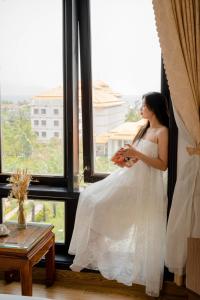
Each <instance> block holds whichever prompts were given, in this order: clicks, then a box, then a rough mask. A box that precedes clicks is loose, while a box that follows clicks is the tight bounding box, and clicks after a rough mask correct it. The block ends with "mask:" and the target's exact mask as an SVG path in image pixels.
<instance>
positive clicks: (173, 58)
mask: <svg viewBox="0 0 200 300" xmlns="http://www.w3.org/2000/svg"><path fill="white" fill-rule="evenodd" d="M153 7H154V13H155V20H156V26H157V30H158V36H159V40H160V46H161V50H162V55H163V61H164V66H165V71H166V74H167V80H168V84H169V89H170V94H171V98H172V103H173V108H174V113H175V119H176V123H177V126H178V130H179V138H178V162H177V182H176V185H175V190H174V196H173V201H172V207H171V211H170V215H169V220H168V227H167V244H166V259H165V263H166V266H167V267H168V268H169V270H170V271H171V272H173V273H175V274H178V275H182V274H184V273H185V265H186V259H187V238H188V237H191V236H193V237H199V238H200V116H199V114H200V1H199V0H153Z"/></svg>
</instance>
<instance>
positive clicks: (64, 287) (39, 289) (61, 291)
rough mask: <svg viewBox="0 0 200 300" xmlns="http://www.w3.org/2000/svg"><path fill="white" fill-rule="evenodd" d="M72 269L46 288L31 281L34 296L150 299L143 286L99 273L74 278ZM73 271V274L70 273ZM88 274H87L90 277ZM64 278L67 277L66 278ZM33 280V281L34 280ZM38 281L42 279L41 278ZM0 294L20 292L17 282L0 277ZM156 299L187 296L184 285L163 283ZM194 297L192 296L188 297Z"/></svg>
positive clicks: (81, 299)
mask: <svg viewBox="0 0 200 300" xmlns="http://www.w3.org/2000/svg"><path fill="white" fill-rule="evenodd" d="M72 273H74V272H70V273H67V274H68V275H67V276H68V277H67V278H66V276H65V275H64V276H63V273H60V274H58V278H57V280H56V282H55V283H54V285H53V286H52V287H48V288H46V287H45V284H44V283H34V284H33V296H37V297H44V298H50V299H58V300H61V299H62V300H114V299H115V300H118V299H120V300H129V299H132V300H133V299H135V300H147V299H148V300H152V299H153V298H152V297H149V296H147V295H146V294H145V293H144V288H143V287H141V286H137V285H135V286H134V287H125V286H124V285H120V284H115V283H113V284H112V281H108V280H106V281H105V279H103V278H101V277H100V276H99V277H97V276H96V275H93V277H91V275H87V274H80V273H79V277H78V276H76V277H73V276H74V275H73V274H72ZM71 274H72V275H71ZM89 276H90V277H89ZM66 279H67V280H66ZM34 281H35V280H34ZM40 282H41V281H40ZM0 293H2V294H18V295H20V294H21V286H20V283H19V282H12V283H9V284H7V283H5V281H4V280H3V279H1V280H0ZM159 299H162V300H187V299H188V295H187V293H186V290H185V288H178V287H177V286H175V284H173V283H166V284H165V287H164V292H163V293H161V296H160V297H159ZM189 300H194V299H189Z"/></svg>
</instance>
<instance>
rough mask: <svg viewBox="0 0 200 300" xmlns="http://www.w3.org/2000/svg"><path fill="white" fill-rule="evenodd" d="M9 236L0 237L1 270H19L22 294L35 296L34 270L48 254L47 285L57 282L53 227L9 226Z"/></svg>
mask: <svg viewBox="0 0 200 300" xmlns="http://www.w3.org/2000/svg"><path fill="white" fill-rule="evenodd" d="M6 226H7V227H8V229H9V230H10V234H9V235H8V236H5V237H0V268H3V269H4V270H7V271H9V270H19V271H20V279H21V289H22V295H24V296H32V267H33V266H34V265H35V264H36V263H38V262H39V261H40V260H41V258H42V257H43V256H44V255H45V262H46V285H47V286H50V285H52V284H53V283H54V280H55V235H54V233H53V232H52V229H53V225H49V224H39V223H30V224H28V225H27V227H26V229H18V228H17V224H16V223H6Z"/></svg>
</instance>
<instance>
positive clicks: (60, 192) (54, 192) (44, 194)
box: [0, 183, 79, 200]
mask: <svg viewBox="0 0 200 300" xmlns="http://www.w3.org/2000/svg"><path fill="white" fill-rule="evenodd" d="M9 190H10V187H9V186H8V185H7V183H0V198H2V197H7V196H8V193H9ZM28 191H29V192H28V196H29V197H30V198H36V199H37V198H46V199H48V200H51V199H57V200H58V198H60V200H63V199H68V198H70V199H77V198H78V196H79V191H75V192H69V191H68V190H67V188H66V187H56V186H50V185H32V186H30V188H29V190H28Z"/></svg>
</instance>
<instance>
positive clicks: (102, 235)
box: [69, 139, 167, 297]
mask: <svg viewBox="0 0 200 300" xmlns="http://www.w3.org/2000/svg"><path fill="white" fill-rule="evenodd" d="M137 148H138V149H139V150H140V151H141V152H143V153H145V154H147V155H149V156H152V157H157V155H158V147H157V144H155V143H153V142H151V141H148V140H143V139H141V140H140V142H139V143H138V145H137ZM162 174H163V173H162V172H161V171H159V170H156V169H154V168H152V167H149V166H147V165H146V164H144V163H143V162H142V161H138V162H137V163H136V164H135V165H133V166H132V167H131V168H123V169H119V170H117V171H116V172H114V173H112V174H111V175H109V176H108V177H106V178H105V179H104V180H101V181H99V182H96V183H94V184H91V185H90V186H88V187H87V188H86V189H85V190H84V191H83V192H82V193H81V194H80V197H79V203H78V207H77V213H76V220H75V226H74V232H73V236H72V240H71V244H70V248H69V253H70V254H75V258H74V261H73V264H72V265H71V269H72V270H74V271H80V270H81V269H83V268H89V269H93V270H99V271H100V273H101V274H102V275H103V276H104V277H105V278H108V279H115V280H117V281H118V282H121V283H123V284H126V285H132V284H133V283H137V284H141V285H145V286H146V293H147V294H148V295H150V296H155V297H157V296H159V292H160V289H161V287H162V281H163V271H164V252H165V249H164V245H165V233H166V208H167V205H166V204H167V203H166V200H167V198H166V194H165V191H164V185H163V176H162Z"/></svg>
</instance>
